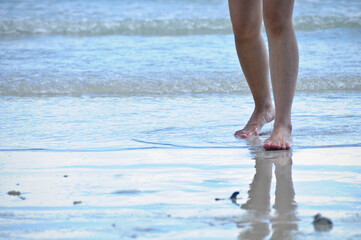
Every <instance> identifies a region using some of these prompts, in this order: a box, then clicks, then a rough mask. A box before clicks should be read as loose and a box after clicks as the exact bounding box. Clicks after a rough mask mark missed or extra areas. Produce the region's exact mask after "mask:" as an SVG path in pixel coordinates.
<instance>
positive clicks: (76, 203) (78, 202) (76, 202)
mask: <svg viewBox="0 0 361 240" xmlns="http://www.w3.org/2000/svg"><path fill="white" fill-rule="evenodd" d="M73 204H74V205H78V204H81V201H74V202H73Z"/></svg>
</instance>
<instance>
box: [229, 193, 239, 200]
mask: <svg viewBox="0 0 361 240" xmlns="http://www.w3.org/2000/svg"><path fill="white" fill-rule="evenodd" d="M238 194H239V192H234V193H233V194H232V196H230V197H229V198H230V199H236V198H237V195H238Z"/></svg>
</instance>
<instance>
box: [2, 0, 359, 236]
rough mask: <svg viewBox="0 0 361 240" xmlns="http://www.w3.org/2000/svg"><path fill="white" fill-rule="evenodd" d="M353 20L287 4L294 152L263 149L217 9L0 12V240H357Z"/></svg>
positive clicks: (344, 7)
mask: <svg viewBox="0 0 361 240" xmlns="http://www.w3.org/2000/svg"><path fill="white" fill-rule="evenodd" d="M360 9H361V2H360V1H358V0H297V1H296V4H295V11H294V25H295V29H296V35H297V39H298V43H299V50H300V71H299V78H298V83H297V91H296V95H295V99H294V103H293V114H292V121H293V139H294V146H293V150H292V151H264V150H263V148H262V143H263V141H264V140H265V139H266V138H267V137H269V135H270V134H271V132H272V123H270V124H267V125H266V126H265V127H264V128H263V130H262V131H261V136H260V137H259V138H252V139H249V140H245V139H236V138H234V136H233V134H234V132H235V131H236V130H239V129H240V128H242V127H243V126H244V124H246V122H247V121H248V118H249V116H250V114H251V113H252V111H253V107H254V104H253V100H252V96H251V94H250V91H249V88H248V86H247V83H246V80H245V78H244V75H243V73H242V71H241V69H240V66H239V63H238V59H237V54H236V51H235V46H234V39H233V34H232V27H231V23H230V20H229V13H228V3H227V1H226V0H137V1H132V0H122V1H115V0H104V1H100V0H99V1H95V0H63V1H45V0H36V1H35V0H16V1H10V0H9V1H1V0H0V166H1V167H0V179H1V180H0V239H49V238H54V239H69V238H76V239H134V238H138V239H207V240H208V239H237V238H238V239H254V238H259V239H263V238H264V239H270V238H271V239H273V238H274V239H282V238H281V237H282V236H283V238H284V239H327V240H328V239H359V238H360V230H359V226H360V222H361V217H360V216H361V215H360V207H359V206H360V199H361V196H360V192H361V191H360V186H361V184H360V182H361V177H360V175H361V171H360V146H361V137H360V136H361V128H360V119H361V95H360V94H361V67H360V66H361V58H360V52H361V11H360ZM262 34H263V36H264V38H265V40H266V35H265V33H264V29H262ZM292 162H293V167H292ZM273 165H274V167H273ZM272 168H273V169H274V170H275V173H274V174H273V169H272ZM292 168H293V169H292ZM273 175H275V177H273ZM282 189H283V190H282ZM11 190H16V191H20V192H21V195H20V197H17V196H10V195H8V194H7V193H8V192H9V191H11ZM235 191H239V196H238V198H237V199H236V201H235V202H233V203H232V201H231V200H230V199H228V198H229V196H230V195H231V194H232V193H233V192H235ZM215 198H219V199H221V200H219V201H215ZM74 202H78V203H79V202H81V203H80V204H76V205H74V204H73V203H74ZM273 203H274V204H273ZM318 212H320V213H322V214H323V215H325V216H327V217H329V218H331V219H332V221H333V222H334V227H333V229H332V230H331V231H329V232H318V231H316V230H315V229H314V228H313V225H312V217H313V216H314V215H315V214H316V213H318ZM260 234H261V235H260Z"/></svg>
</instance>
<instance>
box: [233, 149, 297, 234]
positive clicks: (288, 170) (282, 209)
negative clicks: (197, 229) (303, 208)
mask: <svg viewBox="0 0 361 240" xmlns="http://www.w3.org/2000/svg"><path fill="white" fill-rule="evenodd" d="M251 153H252V156H253V158H254V159H255V161H256V164H255V168H256V173H255V175H254V178H253V180H252V183H251V184H250V189H249V191H248V200H247V202H246V203H244V204H242V205H241V208H242V209H246V210H247V215H246V216H245V218H243V219H242V220H241V221H240V222H238V226H239V227H240V228H244V230H243V231H242V232H241V233H240V235H239V237H238V238H239V239H264V238H266V237H269V236H270V237H271V239H290V238H291V234H292V231H294V230H297V229H298V226H297V222H296V221H297V218H296V207H297V205H296V203H295V201H294V198H295V191H294V188H293V182H292V152H291V151H289V150H288V151H277V152H269V151H264V150H263V149H261V148H260V147H251ZM273 165H274V166H275V175H276V191H275V203H274V205H273V209H274V212H272V213H271V207H270V190H271V180H272V167H273Z"/></svg>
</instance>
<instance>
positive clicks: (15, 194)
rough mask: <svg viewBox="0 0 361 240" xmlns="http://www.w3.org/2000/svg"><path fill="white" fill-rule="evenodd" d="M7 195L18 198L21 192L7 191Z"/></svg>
mask: <svg viewBox="0 0 361 240" xmlns="http://www.w3.org/2000/svg"><path fill="white" fill-rule="evenodd" d="M8 194H9V195H10V196H20V194H21V192H19V191H15V190H12V191H9V192H8Z"/></svg>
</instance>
